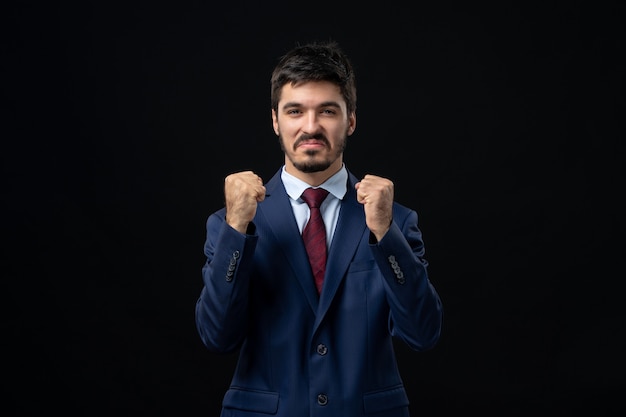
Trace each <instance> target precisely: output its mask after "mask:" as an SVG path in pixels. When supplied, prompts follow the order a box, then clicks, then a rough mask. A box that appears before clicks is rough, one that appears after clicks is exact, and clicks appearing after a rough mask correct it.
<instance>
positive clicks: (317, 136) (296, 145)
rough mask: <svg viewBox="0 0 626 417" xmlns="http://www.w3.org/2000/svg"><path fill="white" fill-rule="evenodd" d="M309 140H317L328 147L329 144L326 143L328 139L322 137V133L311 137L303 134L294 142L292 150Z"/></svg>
mask: <svg viewBox="0 0 626 417" xmlns="http://www.w3.org/2000/svg"><path fill="white" fill-rule="evenodd" d="M310 139H315V140H318V141H320V142H323V143H324V145H326V146H328V147H330V142H328V139H327V138H326V136H324V134H323V133H315V134H313V135H310V134H303V135H301V136H300V137H299V138H298V139H296V141H295V142H294V144H293V147H294V149H295V148H297V147H298V146H299V145H300V144H301V143H302V142H304V141H307V140H310Z"/></svg>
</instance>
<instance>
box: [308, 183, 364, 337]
mask: <svg viewBox="0 0 626 417" xmlns="http://www.w3.org/2000/svg"><path fill="white" fill-rule="evenodd" d="M356 181H357V180H356V177H353V176H352V175H350V178H349V181H348V191H347V193H346V196H345V197H344V199H343V200H342V202H341V211H340V213H339V218H338V220H337V226H336V228H335V234H334V235H333V236H334V237H333V241H332V242H331V246H330V251H329V253H328V261H327V264H326V275H325V277H324V286H323V288H322V293H321V294H320V303H319V305H318V307H317V318H316V327H317V325H318V324H319V322H320V321H321V320H322V318H323V317H324V314H325V313H326V311H328V308H329V307H330V305H331V302H332V300H333V298H334V296H335V294H336V293H337V289H338V288H339V285H340V284H341V281H342V279H343V277H344V276H345V274H346V271H347V270H348V267H349V266H350V262H351V261H352V258H353V256H354V252H355V251H356V250H357V248H358V246H359V244H360V242H361V240H362V238H363V234H364V233H369V231H368V229H367V227H366V225H365V212H364V211H363V206H362V205H361V204H360V203H359V202H357V200H356V191H355V189H354V184H355V183H356Z"/></svg>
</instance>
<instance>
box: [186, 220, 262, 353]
mask: <svg viewBox="0 0 626 417" xmlns="http://www.w3.org/2000/svg"><path fill="white" fill-rule="evenodd" d="M224 214H225V212H224V210H221V211H219V212H217V213H214V214H212V215H211V216H209V218H208V219H207V222H206V240H205V244H204V254H205V256H206V262H205V264H204V266H203V267H202V279H203V282H204V286H203V288H202V290H201V292H200V297H199V298H198V301H197V302H196V310H195V318H196V327H197V330H198V333H199V335H200V339H201V340H202V343H204V345H205V346H206V347H207V348H208V349H209V350H211V351H213V352H217V353H228V352H232V351H234V350H236V349H237V348H238V347H239V346H240V345H241V343H242V341H243V339H244V335H245V333H246V328H247V325H248V322H247V318H248V289H249V275H250V274H249V270H250V266H251V263H252V259H253V256H254V250H255V248H256V243H257V240H258V236H257V235H256V234H255V227H254V225H253V224H251V226H250V228H249V229H248V233H249V234H242V233H240V232H238V231H237V230H235V229H233V228H232V227H230V226H229V225H228V224H227V223H226V221H225V219H224Z"/></svg>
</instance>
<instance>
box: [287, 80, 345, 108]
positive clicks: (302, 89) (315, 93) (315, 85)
mask: <svg viewBox="0 0 626 417" xmlns="http://www.w3.org/2000/svg"><path fill="white" fill-rule="evenodd" d="M330 102H334V103H336V104H338V105H340V106H342V107H345V100H344V99H343V96H342V95H341V89H340V88H339V86H337V85H335V84H333V83H331V82H329V81H308V82H305V83H301V84H297V85H293V84H290V83H288V84H285V85H284V86H283V88H282V90H281V95H280V101H279V107H282V106H284V105H286V104H289V105H300V106H316V105H320V104H322V103H330Z"/></svg>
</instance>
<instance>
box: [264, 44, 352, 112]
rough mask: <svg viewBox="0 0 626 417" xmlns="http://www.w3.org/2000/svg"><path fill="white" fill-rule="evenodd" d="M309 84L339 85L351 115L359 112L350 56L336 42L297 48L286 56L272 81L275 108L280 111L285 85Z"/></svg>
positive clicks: (272, 105) (279, 63) (273, 106)
mask: <svg viewBox="0 0 626 417" xmlns="http://www.w3.org/2000/svg"><path fill="white" fill-rule="evenodd" d="M309 81H329V82H331V83H333V84H335V85H337V86H338V87H339V89H340V91H341V95H342V96H343V99H344V100H345V102H346V109H347V111H348V114H351V113H353V112H354V111H356V80H355V76H354V70H353V67H352V64H351V62H350V60H349V59H348V57H347V55H346V54H345V53H344V52H343V51H342V49H341V48H340V47H339V44H338V43H337V42H336V41H327V42H321V43H319V42H312V43H307V44H304V45H297V46H296V47H294V48H293V49H292V50H290V51H289V52H287V53H286V54H285V55H283V56H282V57H281V58H280V60H279V61H278V64H276V67H275V68H274V71H273V72H272V78H271V107H272V109H273V110H275V111H278V102H279V101H280V94H281V91H282V88H283V86H284V85H285V84H287V83H290V84H291V85H293V86H296V85H299V84H303V83H306V82H309Z"/></svg>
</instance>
